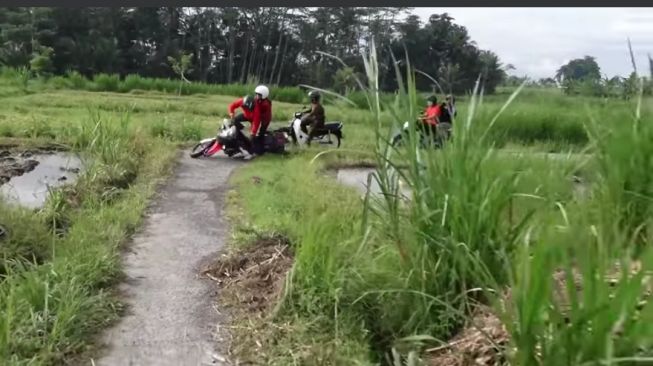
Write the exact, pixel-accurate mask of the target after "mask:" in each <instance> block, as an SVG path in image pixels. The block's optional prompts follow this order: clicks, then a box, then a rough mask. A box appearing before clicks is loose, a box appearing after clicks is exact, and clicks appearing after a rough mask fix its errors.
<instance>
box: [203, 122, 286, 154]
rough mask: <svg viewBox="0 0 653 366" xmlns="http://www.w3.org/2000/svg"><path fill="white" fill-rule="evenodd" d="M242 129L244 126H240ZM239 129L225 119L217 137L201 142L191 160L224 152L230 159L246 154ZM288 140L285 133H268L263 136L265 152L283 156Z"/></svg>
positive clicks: (278, 131) (277, 131)
mask: <svg viewBox="0 0 653 366" xmlns="http://www.w3.org/2000/svg"><path fill="white" fill-rule="evenodd" d="M240 128H242V126H240ZM238 132H239V127H238V126H236V124H234V123H233V121H232V120H230V119H228V118H225V119H224V120H223V121H222V126H221V127H220V129H218V133H217V134H216V136H215V137H211V138H206V139H203V140H201V141H200V142H199V143H198V144H197V145H195V146H194V147H193V149H192V150H191V152H190V157H191V158H199V157H209V156H213V155H215V154H217V153H218V152H219V151H223V152H224V153H225V155H227V156H229V157H233V156H236V155H238V154H243V153H244V148H243V143H242V140H241V139H240V138H239V133H238ZM286 143H288V139H287V138H286V137H285V135H284V133H283V131H280V130H275V131H268V132H266V134H265V135H264V136H263V149H264V151H265V152H270V153H276V154H281V153H284V152H285V145H286Z"/></svg>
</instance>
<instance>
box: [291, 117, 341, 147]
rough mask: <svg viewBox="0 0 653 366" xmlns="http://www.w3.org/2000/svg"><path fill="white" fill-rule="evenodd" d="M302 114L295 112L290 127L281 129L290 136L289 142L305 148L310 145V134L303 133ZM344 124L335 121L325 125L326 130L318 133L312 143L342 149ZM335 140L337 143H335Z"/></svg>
mask: <svg viewBox="0 0 653 366" xmlns="http://www.w3.org/2000/svg"><path fill="white" fill-rule="evenodd" d="M302 115H303V113H302V112H295V115H294V118H293V119H292V120H291V121H290V124H289V126H288V127H284V128H281V129H279V130H280V131H283V132H284V133H286V135H287V136H288V138H289V140H291V141H292V142H293V144H295V145H299V146H303V145H306V144H307V143H308V133H306V132H304V131H302V128H301V123H302ZM342 127H343V125H342V122H340V121H333V122H327V123H325V124H324V128H321V129H319V130H318V131H317V134H316V135H315V136H314V137H313V140H312V141H316V142H317V143H319V144H325V145H333V144H335V145H336V147H340V143H341V140H342V139H343V133H342ZM334 140H335V141H334Z"/></svg>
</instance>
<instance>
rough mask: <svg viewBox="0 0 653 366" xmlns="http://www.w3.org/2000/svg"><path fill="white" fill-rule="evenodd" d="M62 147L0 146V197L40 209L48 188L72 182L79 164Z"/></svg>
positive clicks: (6, 144)
mask: <svg viewBox="0 0 653 366" xmlns="http://www.w3.org/2000/svg"><path fill="white" fill-rule="evenodd" d="M66 150H67V148H66V147H65V146H63V145H57V144H46V145H42V146H37V147H25V146H21V145H18V144H8V143H4V144H0V196H2V198H3V199H5V200H6V201H8V202H9V203H15V204H19V205H21V206H24V207H28V208H40V207H42V206H43V204H44V203H45V201H46V199H47V197H48V195H49V193H50V189H51V188H55V187H60V186H62V185H64V184H67V183H72V182H74V181H75V180H76V179H77V177H78V176H79V173H80V171H81V170H82V162H81V160H80V159H79V158H78V157H77V156H75V155H74V154H71V153H68V152H66Z"/></svg>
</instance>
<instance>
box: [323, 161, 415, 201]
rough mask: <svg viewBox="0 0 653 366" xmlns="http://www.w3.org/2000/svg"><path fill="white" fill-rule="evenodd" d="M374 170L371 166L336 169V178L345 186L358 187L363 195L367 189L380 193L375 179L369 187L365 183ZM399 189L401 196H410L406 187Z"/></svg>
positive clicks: (372, 192) (373, 192)
mask: <svg viewBox="0 0 653 366" xmlns="http://www.w3.org/2000/svg"><path fill="white" fill-rule="evenodd" d="M375 172H376V169H372V168H346V169H338V174H337V176H336V179H337V180H338V182H340V183H342V184H344V185H346V186H350V187H354V188H356V189H358V190H359V191H360V192H361V193H362V194H363V195H364V194H366V193H367V191H368V189H369V191H370V193H371V194H381V188H380V187H379V183H378V182H377V181H376V179H374V178H372V181H371V182H370V185H369V187H368V184H367V179H368V177H369V176H370V175H371V174H373V173H375ZM400 184H401V183H400ZM399 189H400V192H401V194H402V195H403V196H405V197H407V198H408V197H410V191H409V190H408V189H407V188H405V187H401V186H400V188H399Z"/></svg>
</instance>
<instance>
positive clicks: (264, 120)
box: [250, 85, 272, 155]
mask: <svg viewBox="0 0 653 366" xmlns="http://www.w3.org/2000/svg"><path fill="white" fill-rule="evenodd" d="M254 93H255V94H254V95H255V97H254V100H255V102H254V116H253V119H252V129H251V131H250V132H251V134H252V141H253V142H254V153H255V154H257V155H262V154H263V153H264V152H265V149H264V141H265V140H264V139H265V132H266V131H267V130H268V127H269V126H270V121H271V120H272V101H270V99H269V96H270V90H269V89H268V87H267V86H265V85H259V86H257V87H256V89H254Z"/></svg>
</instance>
